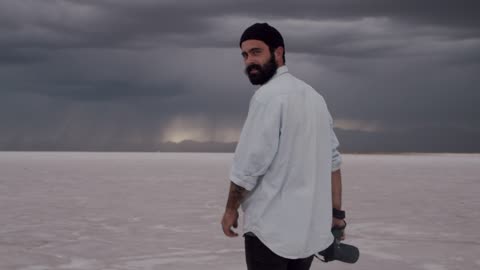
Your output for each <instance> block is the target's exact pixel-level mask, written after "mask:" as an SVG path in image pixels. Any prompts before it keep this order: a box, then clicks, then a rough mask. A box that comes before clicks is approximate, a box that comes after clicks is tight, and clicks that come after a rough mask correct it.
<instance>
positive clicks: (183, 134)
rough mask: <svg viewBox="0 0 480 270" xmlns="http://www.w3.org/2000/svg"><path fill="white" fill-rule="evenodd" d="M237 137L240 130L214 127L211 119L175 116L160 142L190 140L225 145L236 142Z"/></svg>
mask: <svg viewBox="0 0 480 270" xmlns="http://www.w3.org/2000/svg"><path fill="white" fill-rule="evenodd" d="M239 136H240V130H238V129H237V128H231V127H221V126H215V124H214V123H213V121H212V119H209V118H207V117H205V116H177V117H174V118H173V119H172V120H171V121H170V123H169V124H168V126H167V128H166V129H165V131H164V132H163V136H162V142H174V143H179V142H182V141H185V140H192V141H197V142H225V143H227V142H236V141H238V138H239Z"/></svg>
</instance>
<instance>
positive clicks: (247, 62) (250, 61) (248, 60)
mask: <svg viewBox="0 0 480 270" xmlns="http://www.w3.org/2000/svg"><path fill="white" fill-rule="evenodd" d="M251 64H255V60H254V59H253V58H252V57H247V58H245V66H247V67H248V66H250V65H251Z"/></svg>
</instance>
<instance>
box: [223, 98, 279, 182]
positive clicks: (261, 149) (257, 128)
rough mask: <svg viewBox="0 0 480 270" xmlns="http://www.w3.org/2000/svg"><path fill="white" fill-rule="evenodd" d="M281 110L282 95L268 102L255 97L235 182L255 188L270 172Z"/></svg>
mask: <svg viewBox="0 0 480 270" xmlns="http://www.w3.org/2000/svg"><path fill="white" fill-rule="evenodd" d="M281 110H282V108H281V102H280V100H279V98H275V99H272V100H271V101H269V102H268V103H262V102H260V101H257V100H255V99H254V98H252V102H251V103H250V107H249V111H248V116H247V119H246V121H245V124H244V126H243V129H242V133H241V135H240V139H239V141H238V144H237V147H236V149H235V155H234V158H233V164H232V168H231V171H230V180H231V181H232V182H234V183H235V184H237V185H239V186H241V187H243V188H245V189H247V190H252V189H253V188H254V187H255V186H256V184H257V180H258V178H259V177H260V176H262V175H264V174H265V173H266V171H267V169H268V167H269V166H270V164H271V163H272V161H273V159H274V158H275V155H276V153H277V150H278V143H279V139H280V128H281Z"/></svg>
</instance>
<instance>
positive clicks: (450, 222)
mask: <svg viewBox="0 0 480 270" xmlns="http://www.w3.org/2000/svg"><path fill="white" fill-rule="evenodd" d="M232 157H233V155H232V154H217V153H215V154H214V153H211V154H210V153H73V152H0V206H1V207H0V269H1V270H10V269H19V270H47V269H48V270H50V269H65V270H66V269H102V270H107V269H111V270H113V269H118V270H120V269H200V270H203V269H232V270H236V269H246V267H245V262H244V254H243V242H242V238H241V237H240V238H235V239H229V238H226V237H224V236H223V233H222V230H221V227H220V219H221V216H222V213H223V209H224V204H225V200H226V195H227V190H228V179H227V175H228V171H229V168H230V163H231V160H232ZM342 171H343V183H344V184H343V188H344V196H343V197H344V203H343V204H344V207H345V208H346V210H347V216H348V224H349V225H348V228H347V240H346V242H348V243H352V244H355V245H357V246H358V247H359V248H360V251H361V257H360V260H359V262H358V263H357V264H355V265H347V264H342V263H338V262H334V263H328V264H324V263H321V262H319V261H316V262H314V265H313V266H312V269H365V270H367V269H368V270H371V269H389V270H400V269H401V270H404V269H424V270H444V269H480V232H479V231H480V229H478V224H479V223H480V211H479V209H480V196H479V195H478V194H480V155H479V154H402V155H344V164H343V167H342Z"/></svg>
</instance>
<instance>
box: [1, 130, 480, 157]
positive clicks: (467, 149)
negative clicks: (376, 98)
mask: <svg viewBox="0 0 480 270" xmlns="http://www.w3.org/2000/svg"><path fill="white" fill-rule="evenodd" d="M336 134H337V137H338V138H339V140H340V151H341V152H343V153H398V152H433V153H439V152H453V153H479V152H480V140H478V138H480V131H475V132H472V130H465V131H461V130H460V131H457V132H452V131H451V130H448V129H442V128H437V129H426V128H420V129H417V130H408V131H404V132H364V131H350V130H342V129H336ZM94 139H95V137H93V139H91V140H89V141H87V140H82V141H62V140H57V141H36V140H22V139H20V138H19V139H17V140H10V141H8V142H7V141H1V140H0V151H147V152H234V151H235V147H236V145H237V142H229V143H223V142H198V141H193V140H184V141H182V142H179V143H175V142H165V143H158V142H153V141H149V140H143V141H137V142H131V141H125V140H121V139H111V140H107V141H104V142H103V143H100V142H96V141H95V140H94Z"/></svg>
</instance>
